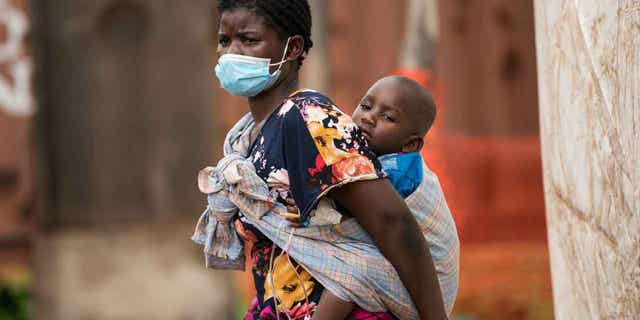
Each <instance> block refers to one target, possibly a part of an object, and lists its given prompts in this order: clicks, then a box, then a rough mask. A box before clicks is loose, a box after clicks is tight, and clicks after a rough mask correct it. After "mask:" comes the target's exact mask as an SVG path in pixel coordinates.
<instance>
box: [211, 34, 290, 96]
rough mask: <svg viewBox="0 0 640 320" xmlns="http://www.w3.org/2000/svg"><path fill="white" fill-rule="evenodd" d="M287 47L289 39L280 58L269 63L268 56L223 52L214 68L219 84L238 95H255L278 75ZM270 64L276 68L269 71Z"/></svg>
mask: <svg viewBox="0 0 640 320" xmlns="http://www.w3.org/2000/svg"><path fill="white" fill-rule="evenodd" d="M288 48H289V39H287V45H286V46H285V48H284V54H283V56H282V60H281V61H280V62H278V63H271V59H268V58H256V57H251V56H243V55H239V54H223V55H222V56H221V57H220V59H218V65H217V66H216V68H215V71H216V77H218V80H219V81H220V86H222V88H223V89H225V90H226V91H227V92H229V93H231V94H232V95H234V96H239V97H255V96H257V95H258V94H260V93H261V92H263V91H264V90H267V89H269V88H271V86H272V85H273V84H274V83H275V82H276V80H278V77H280V73H281V71H280V68H281V67H282V65H283V64H284V63H285V62H287V60H285V56H286V54H287V50H288ZM270 66H278V70H276V71H274V72H273V73H270V72H269V67H270Z"/></svg>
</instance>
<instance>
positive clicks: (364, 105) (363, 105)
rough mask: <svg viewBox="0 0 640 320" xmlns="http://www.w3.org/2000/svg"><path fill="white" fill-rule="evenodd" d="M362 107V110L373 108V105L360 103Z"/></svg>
mask: <svg viewBox="0 0 640 320" xmlns="http://www.w3.org/2000/svg"><path fill="white" fill-rule="evenodd" d="M360 108H361V109H362V110H371V106H369V105H366V104H364V103H361V104H360Z"/></svg>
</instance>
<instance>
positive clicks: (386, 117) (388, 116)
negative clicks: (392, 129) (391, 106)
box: [382, 114, 396, 122]
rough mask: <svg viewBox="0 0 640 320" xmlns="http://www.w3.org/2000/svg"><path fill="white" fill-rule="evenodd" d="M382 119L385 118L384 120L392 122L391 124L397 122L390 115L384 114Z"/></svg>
mask: <svg viewBox="0 0 640 320" xmlns="http://www.w3.org/2000/svg"><path fill="white" fill-rule="evenodd" d="M382 118H384V119H385V120H387V121H391V122H394V121H396V120H395V119H394V118H393V117H392V116H390V115H388V114H383V115H382Z"/></svg>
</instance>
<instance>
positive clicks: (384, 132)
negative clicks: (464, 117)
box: [352, 76, 436, 156]
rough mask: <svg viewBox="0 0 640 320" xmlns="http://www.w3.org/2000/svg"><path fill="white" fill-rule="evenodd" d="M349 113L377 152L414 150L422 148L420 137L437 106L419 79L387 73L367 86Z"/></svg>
mask: <svg viewBox="0 0 640 320" xmlns="http://www.w3.org/2000/svg"><path fill="white" fill-rule="evenodd" d="M352 117H353V120H354V121H355V123H356V124H357V125H358V127H360V129H361V130H362V133H363V135H364V137H365V138H366V140H367V143H368V144H369V149H371V151H373V152H375V153H376V154H377V155H378V156H381V155H385V154H389V153H396V152H414V151H419V150H420V149H421V148H422V144H423V140H422V139H423V137H424V135H425V134H427V132H428V131H429V129H430V128H431V125H432V124H433V121H434V120H435V117H436V106H435V103H434V102H433V98H432V97H431V94H429V92H427V90H425V88H424V87H423V86H422V85H420V84H419V83H417V82H415V81H413V80H411V79H409V78H405V77H400V76H390V77H385V78H382V79H380V80H378V82H376V83H375V84H374V85H373V86H372V87H371V88H369V91H368V92H367V94H365V96H364V97H363V98H362V100H361V101H360V104H358V108H356V110H355V111H354V113H353V116H352Z"/></svg>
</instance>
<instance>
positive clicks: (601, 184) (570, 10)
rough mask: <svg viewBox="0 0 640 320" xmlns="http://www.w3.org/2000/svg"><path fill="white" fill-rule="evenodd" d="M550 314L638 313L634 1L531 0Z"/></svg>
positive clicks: (639, 12) (639, 109)
mask: <svg viewBox="0 0 640 320" xmlns="http://www.w3.org/2000/svg"><path fill="white" fill-rule="evenodd" d="M535 20H536V44H537V55H538V77H539V96H540V125H541V141H542V156H543V168H544V169H543V171H544V189H545V198H546V208H547V224H548V236H549V250H550V257H551V269H552V280H553V295H554V301H555V314H556V319H559V320H562V319H638V315H640V232H639V230H640V165H639V164H640V94H639V93H640V1H638V0H618V1H615V0H607V1H603V0H571V1H569V0H536V1H535Z"/></svg>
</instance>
